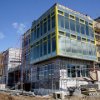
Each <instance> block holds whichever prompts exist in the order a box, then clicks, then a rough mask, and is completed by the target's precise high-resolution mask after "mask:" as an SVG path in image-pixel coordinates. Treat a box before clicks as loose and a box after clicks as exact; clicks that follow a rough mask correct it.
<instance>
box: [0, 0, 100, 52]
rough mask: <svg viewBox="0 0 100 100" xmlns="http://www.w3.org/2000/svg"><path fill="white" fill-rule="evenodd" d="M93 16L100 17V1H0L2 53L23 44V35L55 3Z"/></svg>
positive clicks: (0, 45)
mask: <svg viewBox="0 0 100 100" xmlns="http://www.w3.org/2000/svg"><path fill="white" fill-rule="evenodd" d="M56 2H57V3H60V4H62V5H65V6H67V7H69V8H71V9H73V10H76V11H79V12H81V13H83V14H87V15H89V16H91V17H92V18H93V19H94V18H96V17H98V16H100V0H0V52H1V51H3V50H6V49H7V48H10V47H18V46H19V45H20V44H21V34H23V33H24V31H25V30H27V29H28V28H29V27H30V26H31V22H32V21H33V20H34V19H37V18H38V17H39V16H40V15H41V14H42V13H43V12H45V11H46V10H48V9H49V8H50V7H51V6H52V5H53V4H54V3H56Z"/></svg>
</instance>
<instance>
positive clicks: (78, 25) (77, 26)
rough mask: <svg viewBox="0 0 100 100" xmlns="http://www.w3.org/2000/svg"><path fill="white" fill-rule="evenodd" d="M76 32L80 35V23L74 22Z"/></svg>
mask: <svg viewBox="0 0 100 100" xmlns="http://www.w3.org/2000/svg"><path fill="white" fill-rule="evenodd" d="M76 32H78V33H80V23H79V22H77V21H76Z"/></svg>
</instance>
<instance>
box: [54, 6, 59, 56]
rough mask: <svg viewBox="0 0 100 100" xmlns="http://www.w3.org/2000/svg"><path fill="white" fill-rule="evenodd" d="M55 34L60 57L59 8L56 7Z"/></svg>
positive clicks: (57, 53) (57, 51) (57, 52)
mask: <svg viewBox="0 0 100 100" xmlns="http://www.w3.org/2000/svg"><path fill="white" fill-rule="evenodd" d="M55 34H56V55H59V41H58V36H59V32H58V7H57V5H56V6H55Z"/></svg>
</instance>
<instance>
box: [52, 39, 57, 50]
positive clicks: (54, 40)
mask: <svg viewBox="0 0 100 100" xmlns="http://www.w3.org/2000/svg"><path fill="white" fill-rule="evenodd" d="M54 51H56V39H55V37H53V38H52V52H54Z"/></svg>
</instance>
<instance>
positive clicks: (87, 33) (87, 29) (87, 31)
mask: <svg viewBox="0 0 100 100" xmlns="http://www.w3.org/2000/svg"><path fill="white" fill-rule="evenodd" d="M86 35H87V36H89V26H87V25H86Z"/></svg>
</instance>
